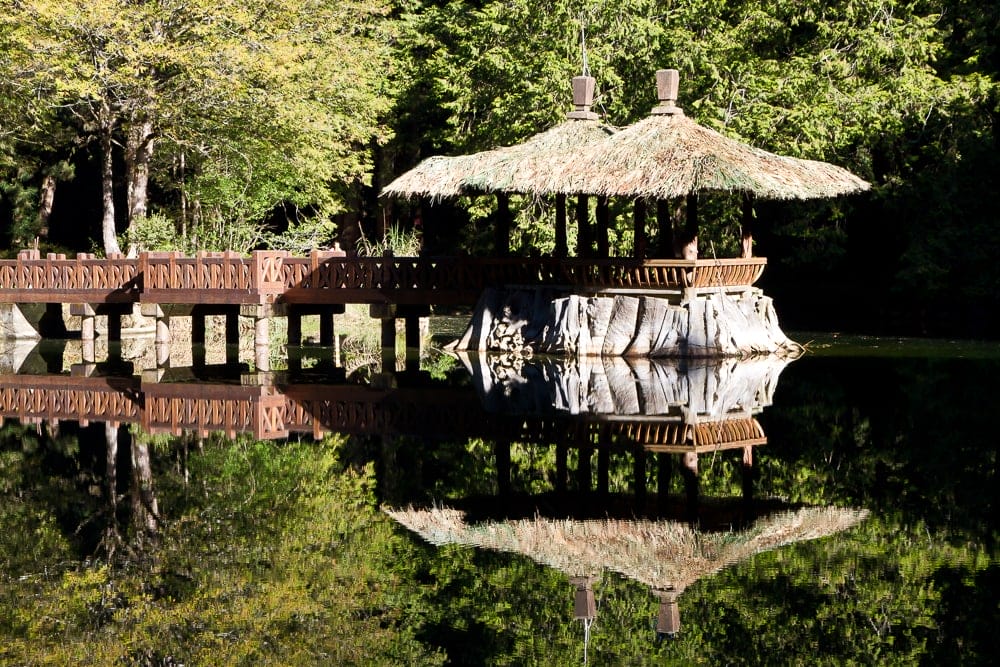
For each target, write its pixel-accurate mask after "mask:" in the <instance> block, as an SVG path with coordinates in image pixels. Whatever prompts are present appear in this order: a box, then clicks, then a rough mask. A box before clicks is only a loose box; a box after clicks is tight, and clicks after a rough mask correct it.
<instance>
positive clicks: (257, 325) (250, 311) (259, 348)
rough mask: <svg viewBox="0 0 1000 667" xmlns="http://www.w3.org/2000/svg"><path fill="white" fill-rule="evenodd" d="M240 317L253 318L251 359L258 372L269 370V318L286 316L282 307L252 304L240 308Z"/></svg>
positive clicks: (268, 304) (269, 304)
mask: <svg viewBox="0 0 1000 667" xmlns="http://www.w3.org/2000/svg"><path fill="white" fill-rule="evenodd" d="M240 315H243V316H244V317H252V318H253V357H254V365H255V366H256V367H257V370H258V371H264V372H267V371H270V370H271V318H272V317H277V316H281V315H285V316H287V315H288V309H287V308H286V307H284V306H283V305H279V304H273V303H260V304H257V303H254V304H248V305H244V306H240Z"/></svg>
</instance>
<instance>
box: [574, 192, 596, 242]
mask: <svg viewBox="0 0 1000 667" xmlns="http://www.w3.org/2000/svg"><path fill="white" fill-rule="evenodd" d="M576 227H577V232H576V256H577V257H590V256H591V255H592V254H593V253H592V251H591V241H590V201H589V200H588V199H587V195H577V198H576Z"/></svg>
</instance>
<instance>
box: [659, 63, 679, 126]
mask: <svg viewBox="0 0 1000 667" xmlns="http://www.w3.org/2000/svg"><path fill="white" fill-rule="evenodd" d="M679 84H680V73H679V72H678V71H677V70H675V69H658V70H656V96H657V98H659V100H660V103H659V104H657V105H656V106H655V107H653V110H652V111H651V113H652V114H653V115H654V116H683V115H684V110H683V109H681V108H680V107H679V106H677V91H678V88H679V87H680V85H679Z"/></svg>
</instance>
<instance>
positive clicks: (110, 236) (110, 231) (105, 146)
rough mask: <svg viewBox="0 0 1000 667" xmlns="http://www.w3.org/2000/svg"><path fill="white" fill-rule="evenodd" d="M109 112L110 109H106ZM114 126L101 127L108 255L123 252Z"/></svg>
mask: <svg viewBox="0 0 1000 667" xmlns="http://www.w3.org/2000/svg"><path fill="white" fill-rule="evenodd" d="M105 111H106V112H107V114H110V113H111V112H110V110H108V109H105ZM111 133H112V128H111V124H110V123H106V124H104V125H103V127H102V128H101V196H102V203H103V206H104V215H103V217H102V218H101V237H102V239H103V241H104V253H105V254H107V255H111V254H116V253H121V251H122V250H121V248H120V247H118V237H117V236H116V235H115V192H114V182H115V179H114V176H115V173H114V163H113V161H112V154H111V148H112V143H111V140H112V137H111Z"/></svg>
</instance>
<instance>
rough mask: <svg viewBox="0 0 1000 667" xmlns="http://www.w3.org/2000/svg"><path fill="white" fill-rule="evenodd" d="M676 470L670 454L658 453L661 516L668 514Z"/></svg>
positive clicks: (657, 496) (658, 488)
mask: <svg viewBox="0 0 1000 667" xmlns="http://www.w3.org/2000/svg"><path fill="white" fill-rule="evenodd" d="M673 472H674V468H673V465H672V462H671V460H670V454H668V453H666V452H657V454H656V505H657V510H658V511H659V513H660V516H663V515H664V514H666V512H667V503H668V500H669V498H670V482H671V481H672V478H673Z"/></svg>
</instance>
